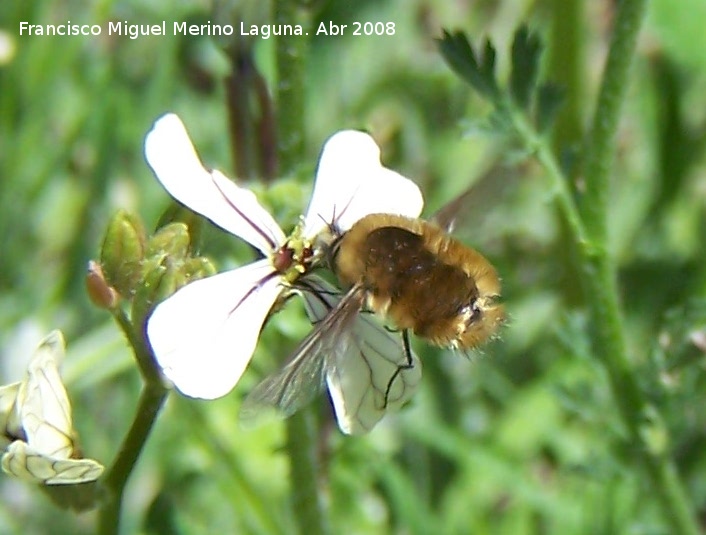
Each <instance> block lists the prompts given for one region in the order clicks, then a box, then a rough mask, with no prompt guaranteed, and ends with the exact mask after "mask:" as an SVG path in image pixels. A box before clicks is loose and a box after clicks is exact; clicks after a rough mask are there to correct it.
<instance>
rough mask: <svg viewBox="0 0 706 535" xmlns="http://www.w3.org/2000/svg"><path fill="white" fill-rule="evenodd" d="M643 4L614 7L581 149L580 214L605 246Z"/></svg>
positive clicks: (630, 0)
mask: <svg viewBox="0 0 706 535" xmlns="http://www.w3.org/2000/svg"><path fill="white" fill-rule="evenodd" d="M646 4H647V0H623V1H622V2H618V4H617V6H618V7H617V12H616V15H615V27H614V30H613V36H612V38H611V42H610V49H609V51H608V58H607V60H606V66H605V71H604V72H603V79H602V81H601V86H600V91H599V93H598V101H597V104H596V110H595V114H594V116H593V123H592V126H591V130H590V132H589V135H588V138H587V140H586V146H585V150H584V158H585V159H584V162H585V172H584V178H585V181H586V192H585V195H584V202H583V203H582V211H583V215H584V221H585V222H586V226H587V229H588V231H589V233H590V235H591V237H592V238H593V239H594V240H595V241H596V242H597V243H600V244H603V245H605V244H606V243H607V228H608V227H607V221H608V218H607V212H608V200H609V199H608V196H609V191H610V190H609V187H608V185H609V184H608V181H609V177H610V170H611V167H612V164H613V158H614V155H615V137H616V131H617V128H618V120H619V118H620V109H621V107H622V104H623V101H624V100H625V93H626V91H627V88H628V76H629V73H630V65H631V63H632V58H633V56H634V54H635V46H636V43H637V36H638V33H639V31H640V26H641V24H642V20H643V18H644V15H645V11H646V7H647V6H646Z"/></svg>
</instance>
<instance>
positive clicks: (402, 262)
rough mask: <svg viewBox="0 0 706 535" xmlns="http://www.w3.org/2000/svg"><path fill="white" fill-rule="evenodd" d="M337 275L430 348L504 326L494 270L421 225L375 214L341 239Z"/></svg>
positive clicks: (467, 343) (464, 342) (466, 343)
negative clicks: (495, 301) (497, 301)
mask: <svg viewBox="0 0 706 535" xmlns="http://www.w3.org/2000/svg"><path fill="white" fill-rule="evenodd" d="M334 269H335V271H336V274H337V276H338V278H339V280H340V281H341V282H342V283H343V284H344V285H349V286H352V285H354V284H359V285H360V286H361V287H362V289H363V290H364V291H365V292H366V300H367V306H368V307H369V308H370V309H372V310H374V311H375V312H377V313H379V314H383V315H386V316H388V317H389V318H390V319H392V321H393V322H394V323H395V324H396V326H397V327H398V328H399V329H410V330H412V331H414V333H415V334H417V335H419V336H421V337H423V338H426V339H427V340H429V341H430V342H431V343H433V344H436V345H441V346H452V347H459V348H467V347H473V346H475V345H478V344H479V343H480V342H482V341H483V340H485V339H486V338H488V337H489V336H490V335H492V334H493V333H494V332H495V331H496V330H497V327H498V326H499V324H500V323H501V322H502V317H503V312H502V307H500V306H498V305H495V303H494V299H495V297H497V295H498V294H499V292H500V284H499V282H498V278H497V275H496V273H495V269H493V267H492V266H491V265H490V263H489V262H488V261H487V260H486V259H485V258H483V256H481V255H480V254H479V253H478V252H476V251H475V250H473V249H471V248H470V247H466V246H465V245H463V244H461V243H460V242H458V241H457V240H455V239H453V238H451V237H450V236H448V235H447V234H446V233H444V232H443V231H442V230H441V229H440V228H438V227H437V226H435V225H433V224H431V223H427V222H425V221H422V220H419V219H409V218H405V217H400V216H394V215H389V214H373V215H369V216H366V217H364V218H363V219H361V220H360V221H358V222H357V223H356V224H355V225H353V227H352V228H351V230H350V231H349V232H348V233H346V234H345V235H344V236H343V237H342V238H341V240H340V244H339V247H338V250H337V252H336V254H335V258H334Z"/></svg>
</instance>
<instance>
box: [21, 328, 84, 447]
mask: <svg viewBox="0 0 706 535" xmlns="http://www.w3.org/2000/svg"><path fill="white" fill-rule="evenodd" d="M63 358H64V338H63V336H62V335H61V333H60V332H59V331H53V332H52V333H50V334H49V336H47V337H46V338H45V339H44V340H43V341H42V343H41V344H40V345H39V347H38V348H37V351H36V352H35V354H34V356H33V357H32V360H31V361H30V363H29V367H28V371H27V378H26V380H25V381H23V382H22V383H21V384H20V390H19V392H18V394H17V405H18V407H19V416H20V421H21V425H22V429H23V430H24V433H25V436H26V438H27V444H29V446H31V447H32V448H33V449H34V450H35V451H37V452H39V453H40V454H44V455H50V456H52V457H55V458H60V459H68V458H69V457H70V456H71V455H72V453H73V448H74V442H73V427H72V422H71V406H70V404H69V398H68V395H67V393H66V388H65V387H64V384H63V383H62V381H61V377H60V375H59V367H58V366H59V363H60V362H61V360H63Z"/></svg>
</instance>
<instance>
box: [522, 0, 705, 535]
mask: <svg viewBox="0 0 706 535" xmlns="http://www.w3.org/2000/svg"><path fill="white" fill-rule="evenodd" d="M645 4H646V2H645V0H623V1H622V2H620V4H619V7H618V11H617V14H616V21H615V30H614V34H613V37H612V40H611V45H610V51H609V54H608V59H607V62H606V68H605V72H604V76H603V80H602V84H601V88H600V92H599V97H598V103H597V107H596V111H595V117H594V120H593V126H592V129H591V132H590V135H589V136H588V139H587V142H586V147H585V160H584V162H585V173H584V178H585V181H586V193H585V197H584V200H583V203H582V207H581V208H582V210H581V213H579V211H578V210H577V206H576V204H575V203H574V200H573V196H572V192H571V191H570V189H569V187H568V184H569V181H568V178H567V177H566V176H564V174H563V172H562V170H561V168H560V166H559V164H558V161H557V160H556V157H555V155H554V153H553V152H552V150H551V149H550V147H549V145H548V143H547V142H546V140H544V139H542V138H541V137H540V136H539V135H538V134H537V133H536V132H535V131H534V130H533V128H532V127H531V126H530V125H529V124H528V123H527V122H526V120H525V119H524V117H523V116H522V115H521V114H520V113H515V112H514V110H513V113H512V117H513V123H514V125H515V128H516V131H517V132H518V133H519V135H520V137H521V138H522V139H523V141H524V143H525V145H526V146H527V147H528V148H531V149H532V150H533V151H534V152H535V154H536V156H537V158H538V160H539V161H540V162H541V163H542V164H543V166H544V168H545V169H546V171H547V176H548V178H549V180H550V181H551V183H552V186H553V189H554V191H555V193H556V201H557V203H558V206H559V209H560V211H561V213H562V215H563V216H564V218H565V219H566V221H567V223H568V227H569V229H570V231H571V233H572V234H573V236H574V239H575V240H576V242H577V243H578V245H579V253H580V255H581V261H582V265H583V269H582V271H581V277H582V279H583V282H584V287H585V288H586V290H587V298H588V302H589V304H590V306H591V312H592V316H593V325H594V329H595V331H594V336H593V338H594V352H595V354H596V355H597V356H598V358H600V359H601V361H602V362H603V364H604V366H605V368H606V370H607V372H608V378H609V381H610V387H611V390H612V394H613V398H614V399H615V402H616V404H617V407H618V410H619V414H620V419H621V421H622V423H623V426H624V429H625V430H626V431H627V439H628V441H629V444H630V450H631V451H632V452H634V453H635V454H636V455H637V459H638V460H639V461H641V465H642V466H643V468H644V470H645V472H646V473H647V475H648V476H649V478H650V479H651V481H652V485H653V489H654V491H655V495H656V497H657V499H658V501H659V503H660V505H661V507H662V510H663V512H664V517H665V519H666V520H667V521H668V522H669V523H670V524H671V527H672V530H673V531H672V532H673V533H684V534H696V533H699V528H698V525H697V523H696V519H695V517H694V512H693V508H692V505H691V503H690V500H689V498H688V496H687V493H686V491H685V489H684V486H683V484H682V482H681V481H680V479H679V477H678V473H677V469H676V466H675V463H674V461H673V459H672V458H670V457H669V456H668V455H667V454H665V453H664V452H655V451H652V450H650V448H649V447H648V445H647V444H646V443H645V442H644V439H643V436H642V433H641V431H642V429H643V425H644V423H645V421H646V418H647V415H648V414H649V403H648V400H647V399H646V397H645V396H644V394H643V392H642V391H641V390H640V388H639V386H638V384H637V381H636V378H635V375H634V371H633V368H632V365H631V363H630V360H629V358H628V355H627V347H626V342H625V330H624V323H623V317H622V312H621V308H620V303H619V300H618V284H617V268H616V266H615V264H614V261H613V259H612V258H611V257H610V254H609V251H608V247H607V242H608V232H607V229H608V224H607V219H608V204H609V172H610V169H611V165H612V161H613V156H614V148H613V147H614V144H615V137H616V130H617V125H618V119H619V115H620V110H621V104H622V102H623V100H624V97H625V93H626V87H627V84H628V75H629V70H630V64H631V60H632V57H633V55H634V53H635V45H636V41H637V34H638V31H639V28H640V24H641V22H642V19H643V16H644V11H645V7H646V6H645Z"/></svg>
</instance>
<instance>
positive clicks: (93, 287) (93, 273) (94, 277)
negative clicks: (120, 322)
mask: <svg viewBox="0 0 706 535" xmlns="http://www.w3.org/2000/svg"><path fill="white" fill-rule="evenodd" d="M86 290H87V291H88V297H89V298H90V299H91V301H92V302H93V304H94V305H96V306H98V307H100V308H105V309H107V310H111V309H113V308H115V307H116V306H117V305H118V302H119V301H120V294H119V293H118V292H117V291H116V290H115V288H113V287H112V286H111V285H110V284H108V281H106V280H105V276H104V275H103V269H102V268H101V265H100V264H99V263H98V262H96V261H95V260H90V261H89V262H88V272H87V273H86Z"/></svg>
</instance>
